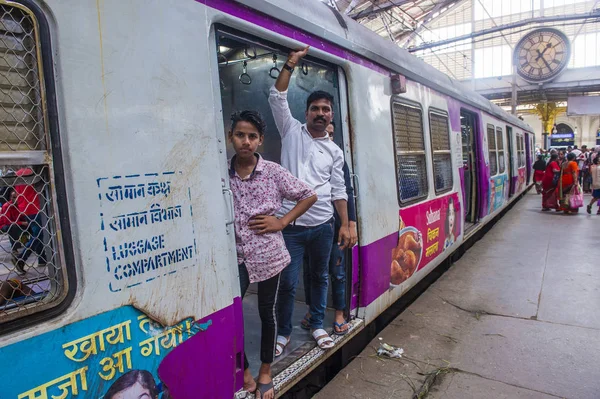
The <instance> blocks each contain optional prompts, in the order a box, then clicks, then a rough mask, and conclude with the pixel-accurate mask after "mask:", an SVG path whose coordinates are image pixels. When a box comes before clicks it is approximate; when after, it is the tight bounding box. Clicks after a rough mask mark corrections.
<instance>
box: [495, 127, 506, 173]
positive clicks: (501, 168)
mask: <svg viewBox="0 0 600 399" xmlns="http://www.w3.org/2000/svg"><path fill="white" fill-rule="evenodd" d="M496 139H497V140H496V143H497V145H498V169H499V173H501V174H502V173H504V171H505V170H506V160H505V159H504V135H503V134H502V128H501V127H499V126H498V127H497V128H496Z"/></svg>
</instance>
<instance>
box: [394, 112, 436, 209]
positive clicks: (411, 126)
mask: <svg viewBox="0 0 600 399" xmlns="http://www.w3.org/2000/svg"><path fill="white" fill-rule="evenodd" d="M392 113H393V128H394V145H395V147H396V171H397V178H398V190H399V195H400V202H401V203H407V202H410V201H414V200H417V199H419V198H423V197H426V196H427V190H428V186H427V158H426V155H425V137H424V132H423V112H422V111H421V109H420V108H417V107H414V106H410V105H405V104H400V103H396V102H394V103H393V104H392Z"/></svg>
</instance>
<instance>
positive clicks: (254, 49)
mask: <svg viewBox="0 0 600 399" xmlns="http://www.w3.org/2000/svg"><path fill="white" fill-rule="evenodd" d="M244 55H246V57H248V58H250V59H251V60H253V59H255V58H256V47H252V54H249V53H248V47H246V48H245V49H244Z"/></svg>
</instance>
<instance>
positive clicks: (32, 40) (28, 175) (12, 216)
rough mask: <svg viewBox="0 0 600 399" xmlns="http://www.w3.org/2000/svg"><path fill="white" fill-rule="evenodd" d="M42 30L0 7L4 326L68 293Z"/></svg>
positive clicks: (16, 10) (23, 11) (14, 8)
mask: <svg viewBox="0 0 600 399" xmlns="http://www.w3.org/2000/svg"><path fill="white" fill-rule="evenodd" d="M41 61H42V60H41V49H40V39H39V32H38V24H37V20H36V19H35V16H34V14H33V13H32V12H31V11H30V10H29V9H27V8H26V7H24V6H22V5H19V4H17V3H10V4H5V3H0V202H2V204H3V205H2V209H1V215H0V226H1V227H0V323H1V322H5V321H9V320H13V319H15V318H18V317H21V316H24V315H27V314H31V313H34V312H37V311H40V310H44V309H46V308H49V307H52V306H55V305H56V304H57V303H58V302H59V301H60V300H61V299H62V298H64V296H65V294H66V289H67V287H66V285H67V284H66V275H65V273H66V272H65V270H64V268H63V267H62V262H61V261H60V254H59V252H58V248H59V247H60V245H59V242H58V241H59V237H58V234H57V231H58V229H57V224H58V220H57V212H56V202H55V188H54V179H53V176H54V171H53V164H52V152H51V146H50V145H49V137H48V134H47V129H48V123H47V111H46V97H45V88H44V80H43V74H42V70H41V69H42V62H41Z"/></svg>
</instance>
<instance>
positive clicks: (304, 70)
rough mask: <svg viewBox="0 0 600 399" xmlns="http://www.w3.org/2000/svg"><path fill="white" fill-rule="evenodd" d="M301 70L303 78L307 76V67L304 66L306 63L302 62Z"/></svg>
mask: <svg viewBox="0 0 600 399" xmlns="http://www.w3.org/2000/svg"><path fill="white" fill-rule="evenodd" d="M301 70H302V74H303V75H304V76H306V75H308V65H306V63H304V62H303V63H302V67H301Z"/></svg>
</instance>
